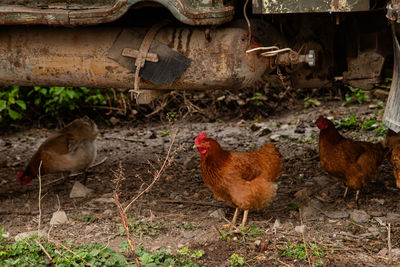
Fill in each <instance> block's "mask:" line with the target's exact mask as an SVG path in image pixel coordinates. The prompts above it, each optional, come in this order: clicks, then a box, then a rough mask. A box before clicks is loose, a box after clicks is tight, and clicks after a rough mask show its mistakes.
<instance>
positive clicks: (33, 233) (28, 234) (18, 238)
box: [15, 230, 46, 241]
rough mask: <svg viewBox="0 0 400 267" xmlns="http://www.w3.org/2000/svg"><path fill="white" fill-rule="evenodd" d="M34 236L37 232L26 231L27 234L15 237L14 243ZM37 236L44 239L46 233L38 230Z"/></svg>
mask: <svg viewBox="0 0 400 267" xmlns="http://www.w3.org/2000/svg"><path fill="white" fill-rule="evenodd" d="M35 234H38V231H37V230H35V231H28V232H24V233H19V234H18V235H16V236H15V241H20V240H22V239H25V238H30V237H32V236H34V235H35ZM39 235H40V236H41V237H45V236H46V232H45V231H44V230H40V232H39Z"/></svg>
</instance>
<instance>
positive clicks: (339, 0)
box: [253, 0, 370, 14]
mask: <svg viewBox="0 0 400 267" xmlns="http://www.w3.org/2000/svg"><path fill="white" fill-rule="evenodd" d="M369 8H370V2H369V0H284V1H277V0H253V13H255V14H285V13H315V12H352V11H368V10H369Z"/></svg>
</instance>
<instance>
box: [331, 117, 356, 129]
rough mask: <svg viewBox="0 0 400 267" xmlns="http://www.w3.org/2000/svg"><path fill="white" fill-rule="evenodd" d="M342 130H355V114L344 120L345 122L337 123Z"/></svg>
mask: <svg viewBox="0 0 400 267" xmlns="http://www.w3.org/2000/svg"><path fill="white" fill-rule="evenodd" d="M335 122H336V123H337V124H338V125H339V127H341V128H353V127H354V126H356V122H357V117H356V115H355V114H351V116H350V117H349V118H343V120H339V121H335Z"/></svg>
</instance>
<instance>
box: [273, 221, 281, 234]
mask: <svg viewBox="0 0 400 267" xmlns="http://www.w3.org/2000/svg"><path fill="white" fill-rule="evenodd" d="M279 228H281V222H280V221H279V219H276V220H275V222H274V225H273V226H272V231H273V232H274V233H276V230H277V229H279Z"/></svg>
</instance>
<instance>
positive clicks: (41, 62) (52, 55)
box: [0, 26, 269, 90]
mask: <svg viewBox="0 0 400 267" xmlns="http://www.w3.org/2000/svg"><path fill="white" fill-rule="evenodd" d="M121 30H122V28H119V27H109V28H105V27H82V28H49V27H40V26H35V27H23V26H8V27H6V26H4V27H1V31H0V84H1V85H20V86H33V85H38V86H86V87H95V88H109V87H114V88H132V87H133V84H134V73H132V72H131V71H130V70H128V69H126V68H124V67H122V66H121V65H119V64H118V63H117V62H115V61H113V60H112V59H110V58H108V57H107V54H108V50H109V49H110V48H111V46H112V44H113V43H114V41H115V40H116V38H117V36H118V34H119V33H120V32H121ZM134 30H135V31H137V32H138V33H141V34H143V35H144V33H145V32H146V30H147V29H144V28H137V29H136V28H135V29H134ZM206 33H207V34H206ZM155 39H156V40H158V41H160V42H162V43H164V44H166V45H168V46H169V47H171V48H172V49H174V50H176V51H178V52H180V53H182V54H184V55H185V56H187V57H188V58H190V59H191V60H192V62H191V64H190V66H189V67H188V68H187V69H186V71H185V72H184V73H183V74H182V75H181V76H180V77H179V78H177V79H176V80H175V82H174V83H173V84H172V85H161V86H157V85H154V84H152V83H150V82H146V81H144V80H143V79H141V80H142V81H141V83H140V88H141V89H157V90H164V89H165V90H171V89H182V90H190V89H198V90H201V89H237V88H243V87H246V86H251V85H252V84H253V83H254V82H256V81H257V80H259V79H260V77H261V75H262V74H263V73H264V72H265V71H266V68H267V67H266V66H269V64H268V59H265V58H262V57H258V56H257V54H256V53H250V54H246V49H247V48H248V47H247V31H245V30H243V29H240V28H218V29H215V30H211V32H208V30H207V31H205V29H204V28H191V27H182V28H172V27H170V28H168V27H166V28H163V29H161V30H160V31H159V33H158V34H157V36H156V37H155ZM252 45H253V46H256V44H255V43H253V44H252Z"/></svg>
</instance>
